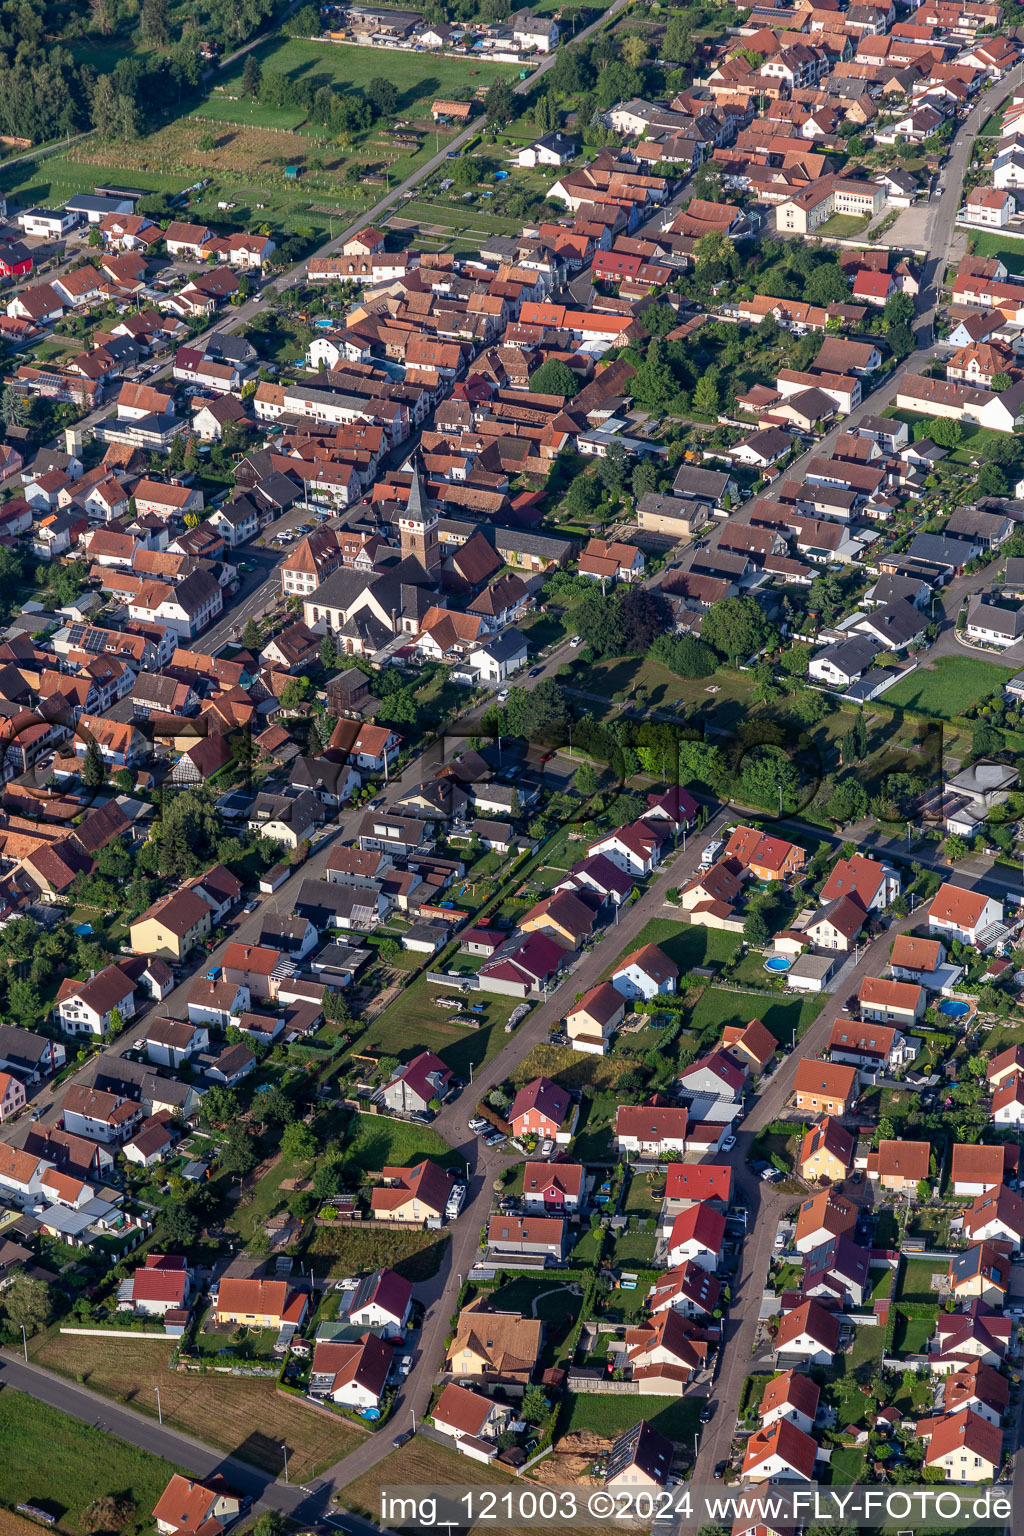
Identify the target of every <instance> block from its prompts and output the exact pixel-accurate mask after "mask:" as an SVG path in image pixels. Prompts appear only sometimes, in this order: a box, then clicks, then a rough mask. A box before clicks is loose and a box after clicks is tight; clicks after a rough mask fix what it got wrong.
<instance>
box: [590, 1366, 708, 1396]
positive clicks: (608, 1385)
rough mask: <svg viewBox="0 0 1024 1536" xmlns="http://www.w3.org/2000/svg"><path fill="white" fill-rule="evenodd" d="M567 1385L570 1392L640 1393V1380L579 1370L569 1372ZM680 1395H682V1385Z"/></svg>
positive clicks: (634, 1394) (636, 1394) (633, 1394)
mask: <svg viewBox="0 0 1024 1536" xmlns="http://www.w3.org/2000/svg"><path fill="white" fill-rule="evenodd" d="M567 1386H568V1388H569V1391H570V1392H584V1393H587V1392H590V1393H593V1392H617V1393H618V1394H619V1395H620V1396H622V1395H623V1394H626V1395H631V1396H634V1397H635V1396H638V1395H639V1393H640V1383H639V1382H638V1381H609V1379H608V1378H607V1376H590V1375H588V1374H586V1373H584V1372H577V1371H570V1372H569V1376H568V1381H567ZM679 1395H680V1396H682V1387H680V1389H679Z"/></svg>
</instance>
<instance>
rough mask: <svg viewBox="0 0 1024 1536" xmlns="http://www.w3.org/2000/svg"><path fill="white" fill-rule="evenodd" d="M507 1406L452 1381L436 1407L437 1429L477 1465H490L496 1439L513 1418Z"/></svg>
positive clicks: (433, 1414)
mask: <svg viewBox="0 0 1024 1536" xmlns="http://www.w3.org/2000/svg"><path fill="white" fill-rule="evenodd" d="M512 1412H513V1410H512V1409H511V1408H510V1407H509V1405H508V1404H507V1403H499V1402H496V1401H495V1399H494V1398H493V1397H484V1396H483V1394H482V1393H480V1392H474V1391H473V1389H472V1387H463V1386H460V1385H459V1383H458V1382H455V1381H450V1382H449V1383H448V1385H447V1386H446V1387H445V1389H444V1391H443V1392H442V1393H441V1396H440V1397H439V1398H438V1400H437V1402H436V1403H435V1405H434V1410H433V1413H432V1414H431V1418H432V1419H433V1421H434V1428H435V1429H436V1430H438V1431H439V1433H440V1434H442V1435H450V1436H451V1438H452V1439H453V1440H454V1441H455V1448H456V1450H458V1451H461V1452H462V1454H463V1455H464V1456H470V1457H472V1458H473V1460H475V1461H490V1459H491V1458H492V1457H493V1456H494V1455H496V1454H497V1449H498V1448H497V1446H496V1445H495V1443H494V1437H495V1436H497V1435H500V1434H501V1432H502V1431H503V1430H504V1429H505V1427H506V1426H507V1424H508V1422H509V1419H510V1418H511V1417H512Z"/></svg>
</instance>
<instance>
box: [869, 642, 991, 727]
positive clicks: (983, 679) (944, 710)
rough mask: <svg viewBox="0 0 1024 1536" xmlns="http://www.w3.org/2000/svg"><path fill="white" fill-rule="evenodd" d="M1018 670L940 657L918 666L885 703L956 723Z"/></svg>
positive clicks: (964, 658)
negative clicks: (956, 720)
mask: <svg viewBox="0 0 1024 1536" xmlns="http://www.w3.org/2000/svg"><path fill="white" fill-rule="evenodd" d="M1015 670H1016V669H1015V668H1013V667H1001V666H999V665H998V664H997V663H995V662H991V661H982V660H980V659H979V658H977V657H975V656H940V657H938V659H937V660H936V661H935V662H933V663H932V665H931V666H924V667H918V669H917V671H916V672H913V673H912V674H911V675H910V677H908V678H905V679H904V680H903V682H902V683H897V684H896V686H895V688H890V689H889V690H888V692H887V693H886V695H885V702H886V703H887V704H895V705H898V706H907V707H909V708H911V709H920V710H923V711H924V712H925V713H926V714H929V715H935V716H937V717H938V718H939V719H942V720H952V719H953V718H954V717H955V716H956V715H962V714H963V712H964V710H965V709H967V708H969V706H970V705H972V704H976V703H977V701H978V700H979V699H982V698H984V697H985V695H986V694H989V693H992V692H993V691H994V690H995V689H997V688H1000V687H1002V685H1003V683H1005V682H1006V681H1007V679H1008V678H1011V677H1012V676H1013V675H1014V671H1015Z"/></svg>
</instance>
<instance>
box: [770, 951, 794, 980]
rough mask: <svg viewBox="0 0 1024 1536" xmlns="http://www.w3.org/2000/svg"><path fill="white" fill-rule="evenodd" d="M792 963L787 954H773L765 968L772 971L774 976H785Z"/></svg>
mask: <svg viewBox="0 0 1024 1536" xmlns="http://www.w3.org/2000/svg"><path fill="white" fill-rule="evenodd" d="M792 964H793V962H792V960H787V959H786V957H785V955H773V956H772V958H771V959H770V960H766V961H765V963H764V968H765V970H766V971H771V973H772V975H773V976H784V975H785V974H786V972H787V971H788V970H789V968H790V966H791V965H792Z"/></svg>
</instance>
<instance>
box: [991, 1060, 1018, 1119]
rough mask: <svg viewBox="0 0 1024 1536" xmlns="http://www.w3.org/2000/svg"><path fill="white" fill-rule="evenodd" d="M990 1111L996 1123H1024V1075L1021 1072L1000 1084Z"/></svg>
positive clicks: (993, 1097)
mask: <svg viewBox="0 0 1024 1536" xmlns="http://www.w3.org/2000/svg"><path fill="white" fill-rule="evenodd" d="M990 1113H991V1116H992V1120H993V1122H994V1124H996V1125H1017V1126H1019V1125H1024V1077H1022V1076H1021V1074H1020V1073H1019V1072H1014V1073H1013V1075H1012V1076H1011V1077H1008V1078H1006V1079H1005V1080H1004V1081H1003V1082H1001V1083H1000V1084H999V1087H998V1088H997V1089H996V1091H995V1093H994V1094H993V1095H992V1105H991V1109H990Z"/></svg>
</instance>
